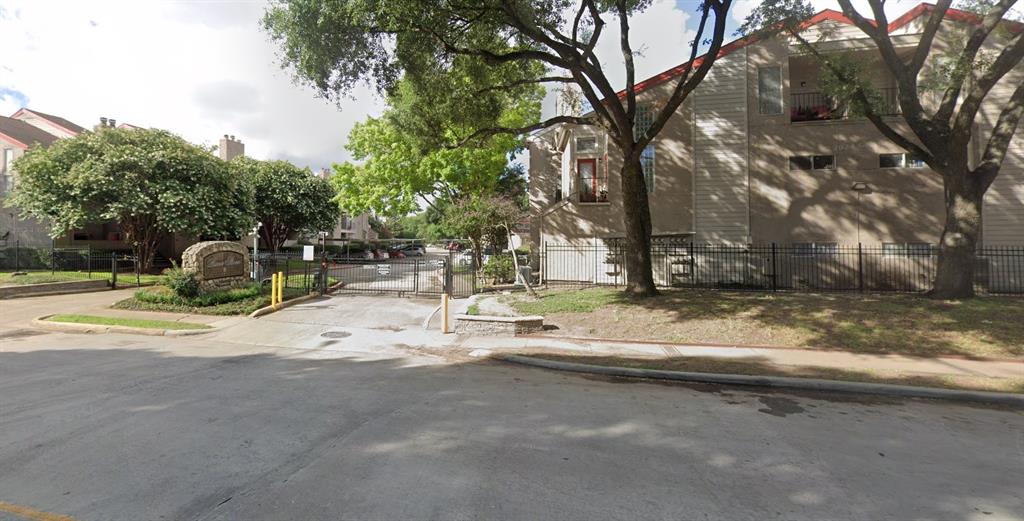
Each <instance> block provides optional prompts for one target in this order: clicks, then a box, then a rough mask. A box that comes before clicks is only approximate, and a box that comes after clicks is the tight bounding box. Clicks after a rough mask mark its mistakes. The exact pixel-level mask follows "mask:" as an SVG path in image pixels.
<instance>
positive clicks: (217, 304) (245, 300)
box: [113, 286, 307, 315]
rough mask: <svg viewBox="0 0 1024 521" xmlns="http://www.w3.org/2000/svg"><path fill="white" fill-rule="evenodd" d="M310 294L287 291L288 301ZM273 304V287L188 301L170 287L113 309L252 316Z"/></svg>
mask: <svg viewBox="0 0 1024 521" xmlns="http://www.w3.org/2000/svg"><path fill="white" fill-rule="evenodd" d="M306 294H307V293H306V292H305V291H303V290H301V289H292V288H285V291H284V299H285V300H289V299H293V298H295V297H300V296H302V295H306ZM269 305H270V288H269V287H266V288H261V287H259V286H252V287H249V288H242V289H237V290H230V291H223V292H217V293H216V294H209V295H204V296H201V297H199V298H197V299H193V300H191V301H185V300H182V299H180V298H179V297H177V296H175V295H174V293H173V292H171V290H170V289H168V288H167V287H166V286H154V287H151V288H145V289H140V290H139V291H136V292H135V296H133V297H130V298H127V299H124V300H122V301H120V302H117V303H115V304H114V305H113V307H114V309H129V310H135V311H170V312H176V313H196V314H200V315H248V314H249V313H252V312H253V311H256V310H257V309H260V308H262V307H266V306H269Z"/></svg>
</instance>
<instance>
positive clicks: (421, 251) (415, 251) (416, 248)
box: [401, 244, 427, 257]
mask: <svg viewBox="0 0 1024 521" xmlns="http://www.w3.org/2000/svg"><path fill="white" fill-rule="evenodd" d="M401 251H402V253H404V254H405V255H406V256H407V257H422V256H424V255H426V254H427V249H426V248H424V247H423V246H420V245H418V244H409V245H407V246H403V247H402V250H401Z"/></svg>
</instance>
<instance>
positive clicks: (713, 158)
mask: <svg viewBox="0 0 1024 521" xmlns="http://www.w3.org/2000/svg"><path fill="white" fill-rule="evenodd" d="M746 58H747V53H746V49H742V50H740V51H737V52H734V53H732V54H730V55H728V56H726V57H723V58H722V59H720V60H718V61H717V62H715V65H714V66H713V67H712V68H711V71H709V72H708V75H707V77H706V78H705V79H704V82H703V83H701V85H700V87H698V89H697V91H696V92H695V93H694V120H695V121H694V154H695V158H694V159H695V165H696V170H695V177H694V186H695V187H696V188H695V193H694V201H693V204H694V209H695V211H696V218H695V224H696V226H695V228H696V230H695V231H696V232H697V235H696V238H697V240H698V241H702V242H732V243H745V242H747V240H748V235H749V234H750V228H749V224H750V223H749V219H750V207H749V199H748V193H749V191H748V185H747V103H748V101H747V92H746V90H747V89H746V87H747V82H746V81H745V79H744V75H745V74H746V61H747V60H746Z"/></svg>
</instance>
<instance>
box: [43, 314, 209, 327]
mask: <svg viewBox="0 0 1024 521" xmlns="http://www.w3.org/2000/svg"><path fill="white" fill-rule="evenodd" d="M46 320H48V321H50V322H62V323H68V324H89V325H94V326H126V327H138V328H142V329H173V330H184V329H210V326H208V325H206V324H196V323H194V322H175V321H173V320H150V319H141V318H122V317H101V316H96V315H54V316H52V317H50V318H48V319H46Z"/></svg>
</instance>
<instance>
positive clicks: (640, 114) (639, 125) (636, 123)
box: [633, 104, 654, 139]
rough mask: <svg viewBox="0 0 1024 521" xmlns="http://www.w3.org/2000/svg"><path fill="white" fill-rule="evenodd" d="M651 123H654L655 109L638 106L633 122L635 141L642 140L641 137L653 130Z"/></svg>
mask: <svg viewBox="0 0 1024 521" xmlns="http://www.w3.org/2000/svg"><path fill="white" fill-rule="evenodd" d="M651 123H654V109H652V108H651V106H650V105H646V104H638V105H637V106H636V117H635V118H634V120H633V139H640V136H641V135H642V134H643V133H644V132H647V129H649V128H651Z"/></svg>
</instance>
